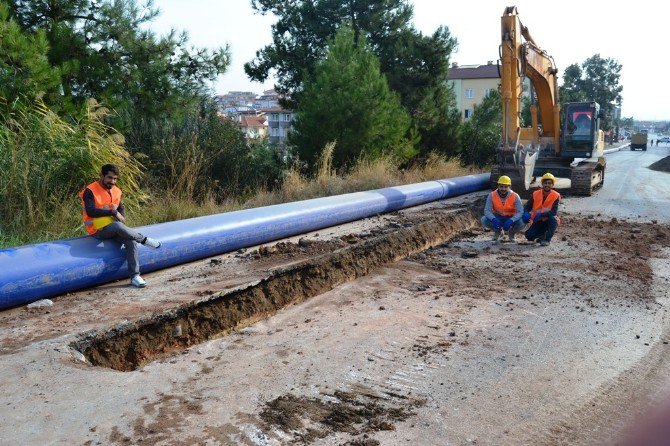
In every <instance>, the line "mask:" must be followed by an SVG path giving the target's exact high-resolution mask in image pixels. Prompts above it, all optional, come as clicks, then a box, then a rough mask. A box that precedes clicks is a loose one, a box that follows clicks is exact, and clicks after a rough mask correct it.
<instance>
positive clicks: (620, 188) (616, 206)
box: [568, 138, 670, 222]
mask: <svg viewBox="0 0 670 446" xmlns="http://www.w3.org/2000/svg"><path fill="white" fill-rule="evenodd" d="M654 139H655V138H654ZM669 155H670V144H661V145H659V146H654V147H650V148H649V149H648V150H647V151H646V152H644V151H639V150H636V151H630V150H628V149H624V150H621V151H619V152H614V153H610V154H608V155H607V157H606V158H607V169H606V171H605V183H604V185H603V187H602V189H601V190H599V191H598V192H597V193H596V194H595V195H594V196H593V197H591V198H590V199H588V200H568V203H569V205H568V209H569V210H572V211H575V212H582V213H585V214H598V213H600V214H602V215H607V216H611V217H618V218H621V217H624V218H635V219H642V220H643V221H650V220H654V219H655V220H659V221H666V222H667V221H670V206H669V204H670V173H664V172H657V171H654V170H650V169H648V166H649V165H651V164H653V163H654V162H656V161H658V160H660V159H661V158H664V157H666V156H669Z"/></svg>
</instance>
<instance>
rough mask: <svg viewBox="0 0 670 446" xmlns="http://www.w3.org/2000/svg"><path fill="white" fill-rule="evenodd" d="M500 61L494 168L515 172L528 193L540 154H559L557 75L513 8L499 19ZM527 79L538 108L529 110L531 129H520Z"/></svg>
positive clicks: (507, 10)
mask: <svg viewBox="0 0 670 446" xmlns="http://www.w3.org/2000/svg"><path fill="white" fill-rule="evenodd" d="M500 58H501V72H500V76H501V83H500V95H501V99H502V116H503V123H502V143H501V146H500V148H499V151H498V152H499V153H498V164H499V165H500V169H501V170H504V171H505V173H510V171H513V170H516V171H518V176H519V181H518V182H519V183H520V185H521V186H524V187H523V188H524V189H528V186H529V184H530V181H531V179H532V173H533V172H532V170H533V167H534V163H535V160H536V159H537V154H538V153H539V151H540V150H545V151H547V150H550V151H553V153H555V154H558V153H559V150H560V149H559V142H560V141H559V139H560V104H559V100H558V80H557V73H558V70H557V69H556V66H555V64H554V61H553V59H552V58H551V56H549V55H548V54H547V53H546V52H545V51H544V50H542V49H540V47H538V46H537V44H536V43H535V41H534V40H533V38H532V37H531V35H530V32H529V30H528V28H527V27H525V26H523V25H522V24H521V21H520V19H519V15H518V12H517V8H516V6H510V7H507V8H505V12H504V13H503V16H502V18H501V44H500ZM526 78H527V79H529V81H530V87H531V88H532V89H533V91H534V92H535V97H537V104H535V103H533V104H531V122H532V125H531V127H521V121H520V116H521V104H522V102H521V99H522V96H523V92H524V80H525V79H526ZM531 97H532V95H531ZM492 179H493V178H492ZM517 188H518V187H517Z"/></svg>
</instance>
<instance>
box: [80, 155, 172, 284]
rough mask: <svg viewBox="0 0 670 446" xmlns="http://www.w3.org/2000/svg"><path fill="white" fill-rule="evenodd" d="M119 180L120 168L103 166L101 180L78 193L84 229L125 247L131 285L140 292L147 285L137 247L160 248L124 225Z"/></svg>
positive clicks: (96, 236)
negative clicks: (143, 277) (141, 271)
mask: <svg viewBox="0 0 670 446" xmlns="http://www.w3.org/2000/svg"><path fill="white" fill-rule="evenodd" d="M118 178H119V168H118V167H117V166H116V165H114V164H105V165H104V166H102V169H101V172H100V179H99V180H98V181H95V182H93V183H91V184H89V185H88V186H86V188H85V189H84V190H83V191H81V192H79V198H81V204H82V208H83V209H82V217H83V219H84V228H85V229H86V232H88V233H89V234H90V235H92V236H93V237H95V238H97V239H98V240H106V239H112V240H116V241H117V242H119V243H121V244H122V245H124V246H125V247H126V260H127V261H128V273H129V274H130V283H131V285H133V286H135V287H138V288H142V287H144V286H145V285H146V282H145V281H144V279H142V277H141V276H140V265H139V260H138V255H137V245H136V243H141V244H143V245H145V246H149V247H151V248H159V247H160V246H161V243H160V242H159V241H158V240H154V239H151V238H149V237H145V236H144V235H142V234H140V233H139V232H137V231H135V230H133V229H130V228H129V227H128V226H126V225H125V224H124V223H125V222H126V218H125V211H124V207H123V203H121V189H119V188H118V187H117V186H116V181H117V179H118Z"/></svg>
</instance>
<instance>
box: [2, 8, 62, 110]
mask: <svg viewBox="0 0 670 446" xmlns="http://www.w3.org/2000/svg"><path fill="white" fill-rule="evenodd" d="M48 51H49V45H48V43H47V40H46V36H45V33H44V32H43V31H39V32H37V33H33V34H32V35H30V34H28V33H27V32H25V31H23V30H22V29H21V28H20V27H19V25H18V24H17V23H16V22H15V21H14V20H12V19H10V17H9V10H8V7H7V5H6V4H5V3H4V2H0V97H1V98H3V99H4V101H5V104H2V105H0V108H4V105H6V104H11V103H12V102H14V101H16V100H17V99H21V98H26V99H27V102H32V100H34V99H35V98H36V97H37V96H42V97H43V99H44V100H47V101H49V100H55V98H56V97H57V96H58V93H59V86H60V73H59V71H58V70H57V69H55V68H53V67H52V66H51V64H50V63H49V60H48V58H47V52H48Z"/></svg>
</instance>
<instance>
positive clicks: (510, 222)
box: [503, 218, 514, 231]
mask: <svg viewBox="0 0 670 446" xmlns="http://www.w3.org/2000/svg"><path fill="white" fill-rule="evenodd" d="M513 224H514V221H513V220H512V219H511V218H508V219H507V220H505V223H503V229H504V230H505V231H508V230H509V229H510V228H511V227H512V225H513Z"/></svg>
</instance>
